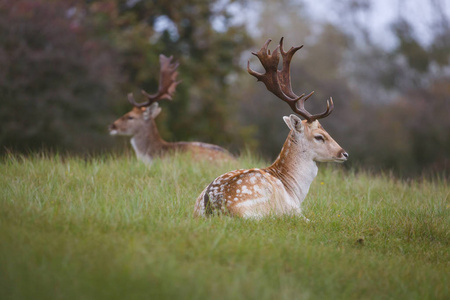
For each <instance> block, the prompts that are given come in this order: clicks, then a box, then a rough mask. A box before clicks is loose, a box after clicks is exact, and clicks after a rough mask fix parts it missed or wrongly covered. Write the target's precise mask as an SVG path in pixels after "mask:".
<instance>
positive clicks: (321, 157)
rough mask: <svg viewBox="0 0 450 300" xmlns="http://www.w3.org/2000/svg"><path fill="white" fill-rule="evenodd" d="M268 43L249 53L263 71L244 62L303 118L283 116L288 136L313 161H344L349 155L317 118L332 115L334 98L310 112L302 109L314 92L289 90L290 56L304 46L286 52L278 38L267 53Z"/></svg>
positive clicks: (252, 72)
mask: <svg viewBox="0 0 450 300" xmlns="http://www.w3.org/2000/svg"><path fill="white" fill-rule="evenodd" d="M270 42H271V40H270V39H269V40H267V41H266V42H265V44H264V45H263V47H262V48H261V50H259V52H256V53H255V52H252V54H253V55H255V56H256V57H258V59H259V60H260V62H261V64H262V66H263V67H264V69H265V73H264V74H261V73H258V72H256V71H254V70H252V69H250V62H248V64H247V71H248V72H249V73H250V74H251V75H252V76H254V77H256V79H257V80H258V81H262V82H263V83H264V84H265V86H266V88H267V90H269V91H270V92H271V93H273V94H274V95H275V96H277V97H278V98H279V99H281V100H282V101H284V102H286V103H287V104H288V105H289V106H290V107H291V109H292V111H293V112H294V113H296V114H298V115H300V116H301V117H303V118H305V120H304V121H301V119H300V118H298V117H297V116H296V115H291V116H289V117H284V121H285V122H286V124H287V126H288V127H289V129H290V130H291V135H292V137H293V138H294V140H295V141H296V142H295V144H296V145H299V144H301V145H300V146H301V148H302V149H303V151H305V150H306V151H307V152H308V153H310V154H311V156H312V157H313V159H314V160H315V161H320V162H327V161H334V162H343V161H346V160H347V157H348V154H347V152H345V150H344V149H342V148H341V147H340V146H339V145H338V143H336V141H335V140H333V138H332V137H331V136H330V135H329V134H328V133H327V132H326V131H325V129H324V128H323V127H322V126H321V125H320V123H319V121H318V120H319V119H323V118H325V117H327V116H328V115H329V114H331V112H332V111H333V108H334V103H333V99H332V98H330V100H327V108H326V110H325V111H324V112H322V113H320V114H315V115H313V114H311V113H309V112H308V111H307V110H306V109H305V101H306V100H308V99H309V98H310V97H311V96H312V95H313V93H314V92H311V93H309V94H308V95H306V96H305V94H304V93H303V94H301V95H300V96H298V95H296V94H295V93H294V92H293V91H292V87H291V75H290V64H291V59H292V57H293V56H294V54H295V53H296V52H297V51H298V50H300V49H301V48H302V47H303V46H299V47H291V49H289V51H287V52H286V51H284V49H283V38H281V40H280V44H279V45H278V46H277V47H276V49H275V50H274V51H273V53H272V54H270V50H268V46H269V43H270ZM280 54H281V56H282V59H283V61H282V68H281V70H278V64H279V61H280Z"/></svg>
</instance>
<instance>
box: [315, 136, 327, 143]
mask: <svg viewBox="0 0 450 300" xmlns="http://www.w3.org/2000/svg"><path fill="white" fill-rule="evenodd" d="M314 138H315V139H316V141H320V142H325V138H324V137H323V135H320V134H318V135H315V136H314Z"/></svg>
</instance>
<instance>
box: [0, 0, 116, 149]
mask: <svg viewBox="0 0 450 300" xmlns="http://www.w3.org/2000/svg"><path fill="white" fill-rule="evenodd" d="M66 2H67V1H50V2H49V1H41V0H32V1H30V0H0V94H1V95H2V96H1V97H2V99H1V107H0V145H1V147H0V152H4V151H6V149H10V150H16V151H22V152H25V151H34V150H39V149H45V148H47V149H48V148H52V149H59V150H69V149H70V150H72V151H74V152H86V151H92V150H94V149H96V150H100V149H101V148H102V147H105V148H106V147H107V146H108V144H109V145H111V142H110V139H108V137H107V136H106V124H107V123H106V122H107V121H106V120H107V119H109V118H111V115H109V116H108V111H107V106H108V103H107V100H108V99H109V96H110V95H111V94H113V93H114V91H115V83H116V82H118V81H119V80H120V75H119V72H118V71H119V70H118V69H117V68H116V67H115V65H116V64H115V63H114V62H115V61H116V60H117V56H116V54H115V52H114V51H113V49H111V48H109V47H108V46H107V45H105V44H104V43H102V42H101V41H100V40H97V39H94V38H92V36H91V35H90V34H89V28H85V27H84V26H83V24H81V23H80V19H79V16H78V15H77V13H78V9H77V6H74V5H70V6H69V5H67V3H66Z"/></svg>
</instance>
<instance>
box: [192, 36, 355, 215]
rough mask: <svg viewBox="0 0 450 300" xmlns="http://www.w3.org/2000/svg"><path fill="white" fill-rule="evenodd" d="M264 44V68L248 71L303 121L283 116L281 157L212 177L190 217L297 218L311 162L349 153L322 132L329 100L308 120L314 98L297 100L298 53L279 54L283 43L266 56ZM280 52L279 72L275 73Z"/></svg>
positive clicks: (330, 105) (312, 175)
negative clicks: (294, 65) (293, 65)
mask: <svg viewBox="0 0 450 300" xmlns="http://www.w3.org/2000/svg"><path fill="white" fill-rule="evenodd" d="M270 41H271V40H267V42H266V43H265V44H264V46H263V47H262V48H261V50H260V51H259V52H257V53H252V54H254V55H256V56H257V57H258V58H259V60H260V62H261V64H262V65H263V67H264V69H265V73H264V74H261V73H258V72H255V71H253V70H251V69H250V62H249V63H248V66H247V70H248V72H249V73H250V74H251V75H253V76H255V77H256V78H257V79H258V81H262V82H263V83H264V84H265V85H266V88H267V89H268V90H269V91H270V92H272V93H273V94H274V95H276V96H277V97H278V98H280V99H281V100H283V101H284V102H286V103H288V104H289V106H290V107H291V108H292V110H293V111H294V112H295V113H296V114H298V115H300V116H302V117H303V118H305V120H303V121H302V120H301V119H300V118H299V117H298V116H296V115H294V114H291V115H290V116H289V117H284V118H283V119H284V122H286V125H287V126H288V127H289V129H290V132H289V135H288V137H287V139H286V141H285V143H284V146H283V148H282V150H281V153H280V155H279V156H278V158H277V159H276V160H275V162H274V163H273V164H272V165H271V166H269V167H267V168H265V169H250V170H236V171H232V172H229V173H226V174H223V175H221V176H219V177H217V178H216V179H215V180H214V181H213V182H211V184H209V185H208V186H207V187H206V188H205V189H204V190H203V192H202V193H201V194H200V196H199V197H198V198H197V202H196V204H195V208H194V216H207V215H211V214H215V213H223V214H228V215H232V216H239V217H244V218H261V217H264V216H268V215H283V214H290V215H300V216H302V213H301V206H300V205H301V203H302V202H303V200H304V199H305V197H306V195H307V194H308V190H309V187H310V185H311V183H312V181H313V180H314V178H315V177H316V175H317V170H318V168H317V165H316V162H344V161H346V160H347V157H348V154H347V152H345V150H344V149H342V148H341V147H340V146H339V145H338V144H337V143H336V142H335V141H334V140H333V138H332V137H331V136H330V135H329V134H328V133H327V132H326V131H325V129H323V127H322V126H321V125H320V123H319V121H318V119H321V118H325V117H326V116H328V115H329V114H330V113H331V111H332V110H333V108H334V105H333V100H332V99H331V98H330V101H328V100H327V109H326V111H325V112H323V113H321V114H317V115H312V114H310V113H309V112H308V111H306V109H305V107H304V104H305V101H306V100H307V99H308V98H309V97H311V95H312V94H313V92H312V93H310V94H309V95H307V96H305V94H302V95H301V96H297V95H296V94H294V92H293V91H292V88H291V79H290V62H291V59H292V56H293V55H294V53H295V52H296V51H297V50H299V49H300V48H302V47H303V46H300V47H295V48H294V47H293V48H291V49H290V50H289V51H287V52H285V51H284V50H283V39H281V41H280V44H279V46H278V47H277V48H276V49H275V51H273V53H272V54H270V50H269V51H268V49H267V48H268V45H269V43H270ZM280 53H281V56H282V59H283V64H282V69H281V70H278V63H279V59H280Z"/></svg>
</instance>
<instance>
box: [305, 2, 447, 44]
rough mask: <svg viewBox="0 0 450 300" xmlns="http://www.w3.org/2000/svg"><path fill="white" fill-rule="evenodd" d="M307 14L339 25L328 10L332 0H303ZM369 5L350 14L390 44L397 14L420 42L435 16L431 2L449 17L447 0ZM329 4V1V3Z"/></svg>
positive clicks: (426, 38)
mask: <svg viewBox="0 0 450 300" xmlns="http://www.w3.org/2000/svg"><path fill="white" fill-rule="evenodd" d="M305 2H306V3H307V9H308V10H309V11H310V12H311V15H313V16H315V18H317V19H319V20H326V21H329V22H331V23H333V24H337V25H339V23H340V19H341V17H340V15H339V13H338V11H336V10H330V9H329V7H330V3H333V2H335V1H333V0H321V1H317V0H305ZM370 2H371V5H372V6H371V9H370V10H369V11H368V12H366V13H360V14H357V15H354V16H353V17H354V18H356V19H357V20H358V21H359V22H361V23H363V24H366V25H367V26H368V28H369V29H370V33H371V35H372V37H373V38H374V40H375V41H379V42H380V43H381V42H383V43H386V44H387V45H392V43H393V41H394V39H393V35H392V33H391V31H390V24H391V23H392V22H393V21H394V20H395V19H397V18H399V17H401V18H405V19H406V20H409V21H411V23H412V24H413V26H414V30H415V32H416V34H417V36H418V38H419V39H420V40H421V42H422V43H424V44H425V45H427V44H428V43H430V42H431V39H432V35H431V30H430V29H431V28H432V26H433V23H434V22H436V21H437V19H438V18H439V16H438V15H437V14H436V12H435V11H434V10H433V6H432V4H433V3H436V4H438V5H439V6H440V7H441V8H442V10H441V11H440V12H439V13H442V14H444V15H445V16H446V17H447V20H448V19H450V0H372V1H370ZM331 5H332V4H331Z"/></svg>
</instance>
